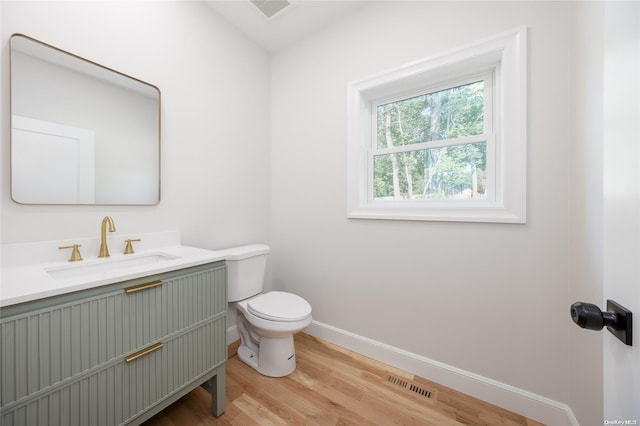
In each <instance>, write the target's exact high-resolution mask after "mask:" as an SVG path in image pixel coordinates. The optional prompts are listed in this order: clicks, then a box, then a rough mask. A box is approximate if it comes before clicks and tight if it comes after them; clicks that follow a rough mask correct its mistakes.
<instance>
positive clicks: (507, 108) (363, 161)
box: [348, 29, 526, 223]
mask: <svg viewBox="0 0 640 426" xmlns="http://www.w3.org/2000/svg"><path fill="white" fill-rule="evenodd" d="M525 36H526V31H525V29H520V30H518V31H512V32H510V33H507V34H503V35H500V36H497V37H493V38H491V39H488V40H485V41H482V42H479V43H475V44H473V45H470V46H467V47H464V48H462V49H457V50H455V51H452V52H449V53H447V54H444V55H440V56H437V57H434V58H429V59H426V60H424V61H420V62H417V63H414V64H409V65H406V66H403V67H400V68H398V69H395V70H391V71H389V72H386V73H383V74H380V75H377V76H374V77H370V78H367V79H365V80H361V81H359V82H355V83H352V84H350V85H349V135H348V137H349V141H348V143H349V158H348V167H349V170H348V179H349V184H348V217H351V218H368V219H408V220H451V221H472V222H514V223H524V222H525V212H526V49H525V48H526V37H525Z"/></svg>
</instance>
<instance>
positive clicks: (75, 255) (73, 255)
mask: <svg viewBox="0 0 640 426" xmlns="http://www.w3.org/2000/svg"><path fill="white" fill-rule="evenodd" d="M78 247H82V245H81V244H74V245H71V246H61V247H58V249H59V250H64V249H73V251H72V252H71V257H70V258H69V262H77V261H79V260H82V256H81V255H80V250H78Z"/></svg>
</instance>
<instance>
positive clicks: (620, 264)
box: [602, 2, 640, 425]
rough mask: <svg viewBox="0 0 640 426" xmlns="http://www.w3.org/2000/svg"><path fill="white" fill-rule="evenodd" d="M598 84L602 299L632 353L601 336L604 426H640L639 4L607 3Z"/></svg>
mask: <svg viewBox="0 0 640 426" xmlns="http://www.w3.org/2000/svg"><path fill="white" fill-rule="evenodd" d="M604 80H605V86H604V297H605V299H611V300H615V301H616V302H618V303H619V304H621V305H623V306H624V307H626V308H627V309H629V310H631V311H632V312H633V316H634V318H633V328H634V330H633V336H632V339H633V346H626V345H625V344H623V343H622V342H621V341H620V340H618V339H617V338H616V337H615V336H613V335H612V334H611V333H609V332H606V331H605V332H604V333H603V344H604V416H605V417H604V418H605V422H604V424H616V425H617V424H620V425H640V2H611V3H610V2H606V3H605V17H604ZM602 308H603V310H605V309H606V302H605V301H603V306H602Z"/></svg>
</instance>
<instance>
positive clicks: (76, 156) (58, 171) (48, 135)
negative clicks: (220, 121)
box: [9, 34, 161, 205]
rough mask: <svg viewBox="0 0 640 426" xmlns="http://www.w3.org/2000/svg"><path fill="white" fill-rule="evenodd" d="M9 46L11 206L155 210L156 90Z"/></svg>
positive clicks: (76, 59)
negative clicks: (103, 206)
mask: <svg viewBox="0 0 640 426" xmlns="http://www.w3.org/2000/svg"><path fill="white" fill-rule="evenodd" d="M9 44H10V82H11V84H10V86H11V87H10V105H11V108H10V111H11V117H10V119H11V155H10V157H11V167H10V169H11V198H12V200H13V201H15V202H16V203H19V204H35V205H50V204H51V205H157V204H158V203H159V202H160V193H161V179H160V178H161V122H160V119H161V94H160V90H159V89H158V88H157V87H156V86H154V85H152V84H149V83H147V82H144V81H142V80H139V79H137V78H134V77H131V76H129V75H127V74H124V73H121V72H119V71H116V70H113V69H111V68H108V67H106V66H104V65H100V64H98V63H95V62H93V61H90V60H87V59H85V58H82V57H80V56H78V55H75V54H73V53H69V52H67V51H65V50H62V49H60V48H57V47H55V46H52V45H49V44H47V43H44V42H42V41H39V40H36V39H34V38H32V37H29V36H26V35H23V34H13V35H12V36H11V38H10V41H9ZM71 89H73V90H71ZM114 123H115V125H114ZM141 123H148V125H146V124H145V125H141ZM42 129H44V130H42ZM58 190H60V194H58V195H55V196H54V193H55V192H56V191H58Z"/></svg>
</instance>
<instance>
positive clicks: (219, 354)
mask: <svg viewBox="0 0 640 426" xmlns="http://www.w3.org/2000/svg"><path fill="white" fill-rule="evenodd" d="M225 336H226V318H225V317H220V318H218V319H213V320H210V321H208V322H204V323H202V324H200V325H198V326H195V327H193V328H190V329H188V330H186V331H184V332H180V333H176V334H175V335H174V336H173V337H171V338H169V339H167V340H165V341H161V342H156V343H157V344H162V346H161V347H158V348H157V349H156V350H150V351H149V352H148V353H146V354H144V355H142V356H140V357H139V358H136V359H134V360H130V362H127V361H126V358H127V357H124V356H122V357H119V358H118V359H117V360H114V361H113V362H109V363H107V364H105V365H104V366H101V367H100V368H98V369H95V371H91V372H89V373H88V374H86V375H82V376H81V377H79V378H74V379H70V380H67V381H65V382H63V383H59V384H57V385H55V386H53V387H52V388H51V389H49V390H47V391H46V392H39V393H38V394H34V395H33V396H31V397H29V398H26V400H25V401H21V402H18V403H15V404H10V406H8V407H6V408H4V409H3V410H2V416H1V418H0V424H2V425H29V426H32V425H51V426H55V425H60V426H73V425H78V426H80V425H105V426H112V425H120V424H127V423H130V422H132V423H135V419H136V418H137V417H139V416H140V415H142V414H143V413H144V412H145V411H147V410H148V409H150V408H152V407H153V406H156V405H159V404H162V402H163V400H165V399H168V398H171V397H172V396H173V395H174V394H179V393H181V391H183V390H185V389H186V388H187V387H188V386H189V385H194V384H195V385H196V386H197V385H199V384H201V383H202V382H204V381H206V380H207V379H208V378H209V377H210V376H211V375H212V374H213V373H215V371H216V369H217V368H222V369H224V362H225V360H226V355H227V354H226V346H225V345H220V344H219V342H221V341H224V339H225ZM129 355H131V354H129ZM222 374H224V373H222Z"/></svg>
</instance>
